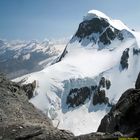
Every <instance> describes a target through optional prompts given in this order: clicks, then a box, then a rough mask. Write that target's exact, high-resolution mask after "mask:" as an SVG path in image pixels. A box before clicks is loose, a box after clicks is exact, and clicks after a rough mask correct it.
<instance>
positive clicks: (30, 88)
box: [22, 81, 36, 99]
mask: <svg viewBox="0 0 140 140" xmlns="http://www.w3.org/2000/svg"><path fill="white" fill-rule="evenodd" d="M35 87H36V81H34V82H32V83H29V84H24V85H22V89H23V90H24V91H25V92H26V95H27V96H28V99H31V98H32V97H33V93H34V90H35Z"/></svg>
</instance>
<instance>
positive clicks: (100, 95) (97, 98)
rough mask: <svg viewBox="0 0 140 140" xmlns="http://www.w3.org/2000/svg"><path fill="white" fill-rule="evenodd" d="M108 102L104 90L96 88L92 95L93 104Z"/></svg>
mask: <svg viewBox="0 0 140 140" xmlns="http://www.w3.org/2000/svg"><path fill="white" fill-rule="evenodd" d="M102 103H104V104H108V103H109V99H108V97H106V95H105V90H97V91H96V92H95V94H94V96H93V105H97V104H102Z"/></svg>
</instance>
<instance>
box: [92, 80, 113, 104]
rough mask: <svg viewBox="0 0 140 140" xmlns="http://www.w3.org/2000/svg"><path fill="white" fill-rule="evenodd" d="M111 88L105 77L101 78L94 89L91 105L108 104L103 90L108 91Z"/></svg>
mask: <svg viewBox="0 0 140 140" xmlns="http://www.w3.org/2000/svg"><path fill="white" fill-rule="evenodd" d="M110 86H111V82H110V80H108V79H106V78H105V77H101V79H100V82H99V85H98V86H96V87H95V88H94V95H93V99H92V103H93V105H97V104H102V103H104V104H109V99H108V97H106V93H105V90H104V89H107V90H108V89H109V88H110Z"/></svg>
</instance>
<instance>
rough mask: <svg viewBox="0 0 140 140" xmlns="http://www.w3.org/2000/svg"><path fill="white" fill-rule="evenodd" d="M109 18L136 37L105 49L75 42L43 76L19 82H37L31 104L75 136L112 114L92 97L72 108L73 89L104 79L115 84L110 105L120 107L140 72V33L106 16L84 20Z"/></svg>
mask: <svg viewBox="0 0 140 140" xmlns="http://www.w3.org/2000/svg"><path fill="white" fill-rule="evenodd" d="M95 17H98V18H105V19H106V20H108V22H109V23H110V25H111V26H113V27H115V28H117V29H119V30H123V29H125V30H127V31H128V32H130V33H131V34H133V35H134V37H132V36H129V35H126V36H124V37H125V39H124V40H123V41H118V40H114V41H112V42H111V44H110V45H106V47H105V48H104V49H101V50H99V49H98V45H97V44H93V43H90V44H88V46H86V47H84V46H82V45H81V44H80V43H79V41H77V40H76V39H75V41H74V42H71V41H70V42H69V43H68V45H67V48H66V49H67V52H68V53H67V54H66V55H65V56H64V58H63V59H62V60H61V61H60V62H58V63H55V64H53V65H51V66H49V67H46V68H45V69H43V70H42V71H40V72H35V73H31V74H28V75H25V76H23V77H20V78H17V79H15V81H20V80H21V79H25V83H30V82H33V81H34V80H36V82H37V87H36V89H35V92H34V97H33V98H32V99H31V100H30V102H31V103H32V104H34V105H35V106H36V107H37V108H39V109H40V110H42V111H43V112H44V113H45V114H46V115H48V116H49V117H50V118H51V119H52V121H53V124H54V126H58V128H60V129H66V130H69V131H71V132H73V133H74V134H75V135H80V134H86V133H90V132H95V131H96V130H97V128H98V126H99V124H100V121H101V119H102V118H103V117H104V115H105V114H106V113H107V112H108V111H109V110H110V107H109V106H107V105H106V104H100V105H99V104H98V105H95V106H94V105H93V104H92V97H93V95H94V94H92V96H91V97H90V99H89V100H88V99H87V100H86V102H85V104H83V105H80V106H77V107H74V108H72V107H71V108H68V106H67V104H66V98H67V96H68V94H69V92H70V90H71V89H74V88H81V87H85V86H88V87H90V86H94V85H97V84H98V83H99V81H100V79H101V77H102V76H104V77H106V78H107V79H109V80H110V81H111V87H110V89H108V90H107V89H104V90H105V91H106V96H107V97H108V98H109V101H110V103H112V104H113V103H116V102H117V100H118V99H119V97H120V96H121V94H122V93H123V92H124V91H125V90H126V89H128V88H133V87H134V83H135V80H136V77H137V75H138V73H139V70H140V55H134V54H133V49H134V48H136V49H140V48H139V43H140V37H139V36H140V33H135V32H132V31H130V29H128V27H126V26H125V25H124V24H123V23H122V22H121V21H119V20H112V19H110V18H109V17H107V16H106V15H105V14H103V13H101V12H99V11H96V10H92V11H89V12H88V14H87V16H86V17H84V20H91V19H92V18H95ZM127 48H129V58H128V64H129V66H128V69H124V70H122V68H121V66H120V60H121V57H122V54H123V51H124V50H125V49H127Z"/></svg>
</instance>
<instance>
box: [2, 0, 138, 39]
mask: <svg viewBox="0 0 140 140" xmlns="http://www.w3.org/2000/svg"><path fill="white" fill-rule="evenodd" d="M139 7H140V1H139V0H0V38H4V39H8V40H15V39H22V40H30V39H38V40H43V39H44V38H49V39H51V38H62V37H69V36H71V35H73V34H74V32H75V31H76V29H77V28H78V25H79V23H80V22H81V21H82V18H83V16H84V15H85V14H86V13H87V12H88V11H89V10H91V9H96V10H100V11H102V12H104V13H105V14H107V15H108V16H110V17H112V18H115V19H120V20H122V21H123V22H124V23H125V24H127V25H128V26H129V27H130V28H134V29H136V30H138V31H140V8H139Z"/></svg>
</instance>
